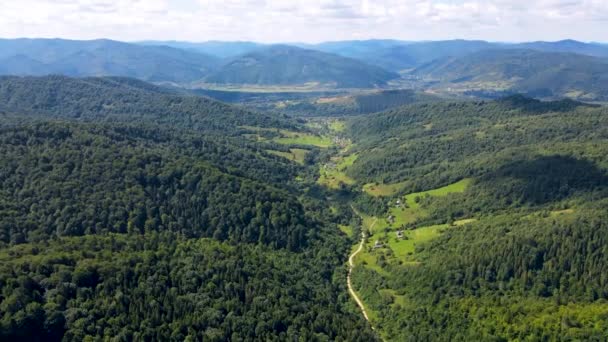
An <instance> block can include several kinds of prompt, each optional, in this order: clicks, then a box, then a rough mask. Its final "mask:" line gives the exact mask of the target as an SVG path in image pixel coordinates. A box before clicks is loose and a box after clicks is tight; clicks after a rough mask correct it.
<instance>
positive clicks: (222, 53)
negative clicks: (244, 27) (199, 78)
mask: <svg viewBox="0 0 608 342" xmlns="http://www.w3.org/2000/svg"><path fill="white" fill-rule="evenodd" d="M138 44H140V45H146V46H170V47H173V48H176V49H184V50H190V51H196V52H199V53H204V54H207V55H212V56H215V57H218V58H232V57H237V56H240V55H244V54H246V53H249V52H252V51H254V50H257V49H260V48H263V47H265V45H264V44H260V43H254V42H222V41H208V42H201V43H194V42H181V41H143V42H139V43H138Z"/></svg>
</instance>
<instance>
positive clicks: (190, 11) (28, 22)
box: [0, 0, 608, 43]
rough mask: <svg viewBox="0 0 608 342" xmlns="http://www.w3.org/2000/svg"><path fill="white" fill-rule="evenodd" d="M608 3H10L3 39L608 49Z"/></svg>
mask: <svg viewBox="0 0 608 342" xmlns="http://www.w3.org/2000/svg"><path fill="white" fill-rule="evenodd" d="M607 32H608V0H377V1H371V0H1V1H0V37H3V38H17V37H43V38H55V37H58V38H68V39H96V38H110V39H116V40H122V41H140V40H180V41H208V40H225V41H234V40H240V41H258V42H264V43H271V42H308V43H315V42H321V41H336V40H357V39H372V38H376V39H384V38H390V39H402V40H442V39H456V38H460V39H483V40H489V41H507V42H519V41H533V40H549V41H554V40H561V39H577V40H581V41H604V42H605V41H608V36H607Z"/></svg>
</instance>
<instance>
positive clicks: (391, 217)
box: [388, 215, 395, 224]
mask: <svg viewBox="0 0 608 342" xmlns="http://www.w3.org/2000/svg"><path fill="white" fill-rule="evenodd" d="M388 222H390V223H391V224H393V223H395V216H393V215H389V217H388Z"/></svg>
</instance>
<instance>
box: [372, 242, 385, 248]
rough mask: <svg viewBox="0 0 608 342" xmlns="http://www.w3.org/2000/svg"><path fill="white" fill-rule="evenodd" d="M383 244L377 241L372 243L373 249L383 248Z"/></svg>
mask: <svg viewBox="0 0 608 342" xmlns="http://www.w3.org/2000/svg"><path fill="white" fill-rule="evenodd" d="M383 247H384V244H383V243H382V242H380V241H378V240H376V242H375V243H374V249H378V248H383Z"/></svg>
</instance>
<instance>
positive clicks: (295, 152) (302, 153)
mask: <svg viewBox="0 0 608 342" xmlns="http://www.w3.org/2000/svg"><path fill="white" fill-rule="evenodd" d="M266 151H267V152H268V153H272V154H274V155H277V156H279V157H283V158H287V159H289V160H291V161H294V162H296V163H298V164H304V158H305V157H306V155H307V154H308V152H309V151H308V150H304V149H301V148H291V149H289V151H290V152H283V151H275V150H266Z"/></svg>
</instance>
